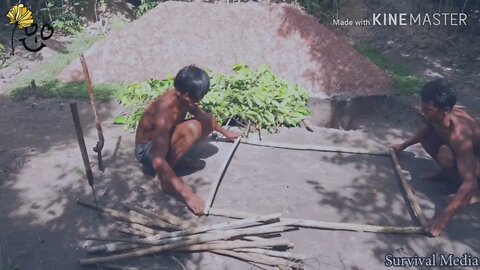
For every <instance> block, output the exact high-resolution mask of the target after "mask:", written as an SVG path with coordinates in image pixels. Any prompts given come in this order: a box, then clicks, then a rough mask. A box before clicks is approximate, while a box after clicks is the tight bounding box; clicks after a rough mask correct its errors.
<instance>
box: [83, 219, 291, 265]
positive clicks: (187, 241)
mask: <svg viewBox="0 0 480 270" xmlns="http://www.w3.org/2000/svg"><path fill="white" fill-rule="evenodd" d="M285 229H286V228H285V227H278V226H277V227H273V226H272V225H264V226H259V227H255V228H249V229H239V230H235V231H231V232H229V231H227V232H221V233H208V234H204V235H201V236H197V235H195V236H187V237H181V238H178V239H175V240H174V242H170V243H168V242H167V243H165V244H164V243H162V242H160V243H155V244H164V245H162V246H153V247H148V248H144V249H139V250H136V251H132V252H127V253H123V254H117V255H111V256H105V257H97V258H89V259H81V260H80V264H82V265H91V264H97V263H104V262H110V261H116V260H122V259H128V258H134V257H140V256H146V255H152V254H156V253H160V252H164V251H167V250H172V249H176V248H179V247H183V246H188V245H194V244H200V243H205V242H210V241H216V240H222V239H229V238H232V237H236V236H241V235H245V234H260V233H265V232H270V231H284V230H285ZM113 241H116V240H113ZM164 242H166V241H164Z"/></svg>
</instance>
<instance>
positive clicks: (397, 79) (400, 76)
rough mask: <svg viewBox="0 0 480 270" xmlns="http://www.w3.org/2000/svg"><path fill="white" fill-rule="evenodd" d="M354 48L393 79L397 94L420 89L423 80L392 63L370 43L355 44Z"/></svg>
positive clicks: (405, 93) (416, 91) (407, 93)
mask: <svg viewBox="0 0 480 270" xmlns="http://www.w3.org/2000/svg"><path fill="white" fill-rule="evenodd" d="M355 49H356V50H357V51H358V52H359V53H360V54H362V55H363V56H364V57H366V58H368V59H370V61H372V62H373V63H374V64H375V65H377V66H378V67H379V68H381V69H383V70H384V71H385V72H386V73H387V74H388V75H389V76H390V78H392V80H393V85H394V87H395V90H396V94H398V95H414V94H416V93H418V92H419V91H420V88H421V87H422V85H423V84H424V81H423V80H422V79H421V78H419V77H417V76H415V75H411V74H410V73H409V72H408V71H407V70H406V69H404V68H403V67H402V66H400V65H398V64H395V63H393V62H392V61H390V60H388V59H387V58H386V57H385V56H383V55H382V53H381V52H380V51H378V50H377V49H375V48H374V47H372V46H370V45H365V44H361V45H356V46H355Z"/></svg>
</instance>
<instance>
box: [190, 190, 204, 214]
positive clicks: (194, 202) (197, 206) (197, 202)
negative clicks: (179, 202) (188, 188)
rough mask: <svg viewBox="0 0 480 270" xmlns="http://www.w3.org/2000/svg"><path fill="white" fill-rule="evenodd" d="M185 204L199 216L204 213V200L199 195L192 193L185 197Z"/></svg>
mask: <svg viewBox="0 0 480 270" xmlns="http://www.w3.org/2000/svg"><path fill="white" fill-rule="evenodd" d="M185 204H186V205H187V207H188V209H190V211H192V212H193V213H194V214H195V215H197V216H201V215H203V214H204V212H203V211H204V210H205V202H204V201H203V200H202V199H201V198H200V197H198V196H195V195H193V196H191V197H190V198H185Z"/></svg>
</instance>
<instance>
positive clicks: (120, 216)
mask: <svg viewBox="0 0 480 270" xmlns="http://www.w3.org/2000/svg"><path fill="white" fill-rule="evenodd" d="M77 204H79V205H81V206H85V207H87V208H91V209H93V210H97V211H100V212H103V213H106V214H108V215H110V216H111V217H113V218H115V219H118V220H122V221H126V222H130V223H137V224H140V225H143V226H147V227H166V226H165V224H166V223H159V222H157V221H152V220H149V219H145V218H141V217H135V216H132V215H130V214H127V213H124V212H121V211H118V210H115V209H112V208H108V207H100V206H95V205H93V204H89V203H86V202H81V201H77ZM167 225H169V224H167ZM166 228H168V229H176V228H175V227H172V226H171V225H169V227H166Z"/></svg>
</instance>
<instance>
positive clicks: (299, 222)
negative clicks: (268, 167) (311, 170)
mask: <svg viewBox="0 0 480 270" xmlns="http://www.w3.org/2000/svg"><path fill="white" fill-rule="evenodd" d="M239 142H240V137H238V138H237V140H236V141H235V144H234V146H233V147H232V148H231V150H230V152H229V155H228V156H227V158H226V159H225V161H224V163H223V166H222V167H221V168H220V171H219V173H218V175H217V177H216V178H215V181H214V184H213V187H212V189H211V192H210V196H209V198H208V200H207V204H206V206H205V211H204V213H205V215H207V216H208V215H209V214H210V211H211V206H212V204H213V199H214V197H215V194H216V192H217V189H218V187H219V185H220V182H221V180H222V178H223V176H224V175H225V172H226V170H227V167H228V164H229V162H230V160H231V159H232V157H233V154H234V153H235V150H236V148H237V146H238V143H239ZM241 142H242V143H244V144H250V145H256V146H263V147H274V148H283V149H291V150H304V151H320V152H337V153H347V154H363V155H375V156H387V157H388V156H390V157H391V159H392V162H393V165H394V169H395V171H396V173H397V175H398V177H399V179H400V183H401V185H402V187H403V189H404V190H405V193H406V195H407V196H406V200H407V201H408V202H409V205H410V206H411V207H412V210H413V212H414V213H415V216H416V217H417V218H418V220H419V222H420V224H421V226H422V227H395V226H377V225H364V224H351V223H335V222H324V221H316V220H304V219H289V218H282V221H283V222H285V224H284V225H287V226H288V225H290V226H297V227H308V228H317V229H333V230H346V231H359V232H360V231H361V232H375V233H403V234H412V233H413V234H425V233H426V231H425V228H426V226H427V219H426V218H425V215H424V214H423V212H422V210H421V208H420V205H419V204H418V202H417V200H416V197H415V195H414V193H413V190H412V188H411V187H410V185H409V184H408V182H407V181H406V179H405V177H404V176H403V174H402V169H401V167H400V164H399V162H398V159H397V156H396V155H395V152H393V150H392V149H390V148H389V149H388V150H387V151H376V150H363V149H357V148H351V147H336V146H325V145H322V146H318V145H301V144H289V143H278V142H265V141H258V142H257V141H252V140H248V139H243V140H242V141H241ZM216 211H217V214H218V210H216ZM213 214H215V213H213ZM223 216H228V215H223ZM230 217H232V216H230ZM246 217H247V216H243V217H242V218H246ZM248 217H252V215H248ZM237 218H239V217H237Z"/></svg>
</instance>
